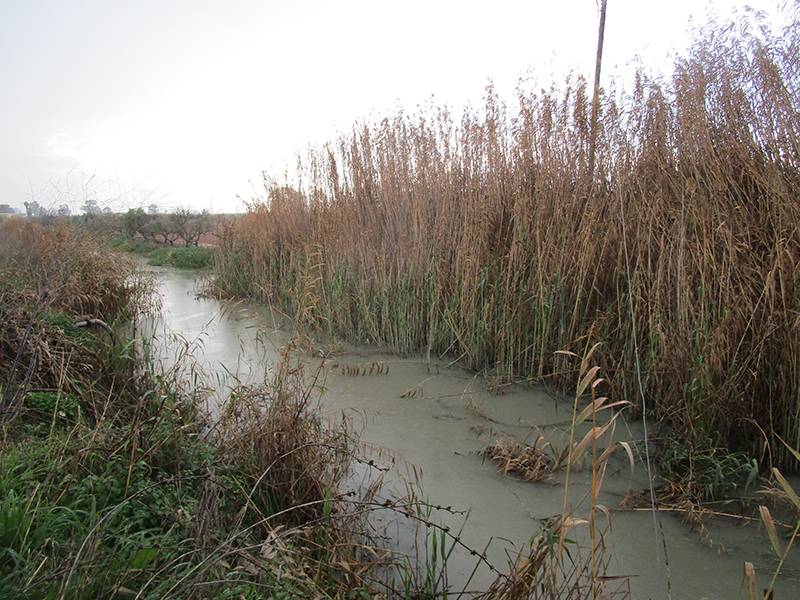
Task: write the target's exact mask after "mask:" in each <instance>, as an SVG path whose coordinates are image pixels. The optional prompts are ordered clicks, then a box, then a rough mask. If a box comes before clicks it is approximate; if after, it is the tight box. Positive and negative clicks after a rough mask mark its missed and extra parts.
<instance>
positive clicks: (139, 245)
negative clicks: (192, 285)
mask: <svg viewBox="0 0 800 600" xmlns="http://www.w3.org/2000/svg"><path fill="white" fill-rule="evenodd" d="M111 247H112V248H113V249H115V250H121V251H124V252H131V253H133V254H138V255H139V256H143V257H144V258H145V259H147V264H148V265H151V266H154V267H161V266H170V267H176V268H178V269H205V268H207V267H211V266H213V264H214V250H213V249H212V248H205V247H200V246H166V245H163V244H158V243H156V242H151V241H147V240H141V239H131V238H127V237H124V238H115V239H114V240H112V242H111Z"/></svg>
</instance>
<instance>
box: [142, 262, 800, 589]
mask: <svg viewBox="0 0 800 600" xmlns="http://www.w3.org/2000/svg"><path fill="white" fill-rule="evenodd" d="M157 274H158V278H159V282H160V291H161V294H162V296H163V309H162V314H163V321H164V323H165V324H166V326H167V327H168V328H169V329H170V330H172V331H173V332H175V333H177V334H179V335H180V336H181V337H182V338H183V339H184V340H186V342H187V343H189V344H190V347H191V349H192V351H193V354H194V356H195V357H196V358H198V359H199V360H200V362H201V364H202V365H203V366H204V367H205V368H206V370H208V371H209V372H211V373H213V374H215V375H216V376H217V377H218V378H219V380H220V381H222V379H223V378H224V377H229V376H230V374H231V373H233V374H236V375H237V376H238V377H240V378H241V379H243V380H245V381H248V380H249V381H253V380H256V379H258V378H259V377H260V376H263V373H264V371H265V367H269V365H270V364H273V363H274V361H275V360H276V358H277V355H278V349H279V348H280V347H281V346H282V345H283V344H284V343H285V342H286V341H287V340H288V338H289V336H288V334H287V332H286V331H285V330H283V329H281V328H280V327H279V322H278V319H276V318H274V317H273V315H272V314H271V313H270V311H269V310H267V309H265V308H263V307H258V306H253V305H248V304H242V303H226V302H220V301H217V300H213V299H207V298H197V297H196V293H195V292H196V287H195V277H194V275H193V274H192V273H188V272H180V271H176V270H167V269H164V270H158V271H157ZM309 362H312V363H317V364H318V363H319V360H317V359H314V358H312V357H309ZM373 362H380V363H381V364H385V365H388V367H389V373H388V374H381V375H377V374H373V375H366V376H353V375H352V374H348V372H347V371H348V367H351V369H350V371H351V372H352V368H353V367H356V366H360V365H369V364H371V363H373ZM323 385H324V388H325V393H324V395H323V407H324V410H325V411H326V412H327V413H328V414H329V415H331V416H332V417H335V416H337V415H338V414H340V413H342V412H344V413H345V414H347V415H350V416H351V417H354V418H355V419H356V420H357V421H359V422H361V423H362V424H363V427H364V429H363V436H362V438H363V440H364V441H365V442H367V443H369V444H372V445H374V446H375V447H379V448H385V449H387V450H389V451H390V452H391V453H392V454H393V456H395V457H396V458H397V460H398V461H399V462H400V463H403V462H404V463H406V464H407V465H413V467H414V468H415V469H416V470H417V473H418V474H419V479H420V483H421V486H422V489H423V493H424V495H425V496H426V497H427V498H429V499H430V501H431V502H433V503H436V504H440V505H442V506H452V507H453V508H455V509H464V510H468V511H469V516H468V519H467V521H466V524H465V525H464V530H463V536H462V537H463V539H464V541H465V542H466V543H467V545H469V546H470V547H472V548H476V549H479V550H480V549H483V548H484V547H485V546H486V545H487V544H488V543H490V542H491V543H490V545H489V550H488V552H487V556H488V558H489V560H490V562H492V563H493V564H495V565H496V566H498V567H500V568H502V567H505V565H506V562H507V555H508V554H509V553H512V554H513V552H514V549H515V548H518V547H520V546H521V545H524V544H525V542H526V541H527V540H528V539H529V538H530V537H531V536H532V535H535V534H536V533H537V531H538V530H539V528H540V525H541V520H542V519H546V518H547V517H550V516H552V515H555V514H557V513H559V512H560V510H561V503H562V500H563V488H562V487H561V486H559V485H554V484H548V483H535V484H534V483H526V482H522V481H518V480H515V479H512V478H509V477H503V476H502V475H501V474H500V473H498V471H497V470H496V468H495V467H494V466H493V465H492V464H491V463H490V462H488V461H484V460H483V459H482V458H481V457H480V456H479V454H478V453H479V452H480V450H481V449H483V448H484V447H485V446H486V445H488V444H489V443H491V442H492V441H493V440H494V439H495V437H496V435H497V434H501V435H503V434H504V435H510V436H513V437H515V438H516V439H519V440H523V439H525V438H526V437H527V438H530V437H531V435H533V436H534V437H535V435H536V433H533V432H534V428H537V427H538V428H539V429H538V430H537V431H541V432H542V433H543V434H544V435H545V436H546V437H547V438H548V439H550V440H552V441H553V442H554V443H556V444H557V443H559V441H561V442H563V437H564V435H565V431H566V430H567V426H566V425H565V422H567V421H568V420H569V418H570V409H571V405H570V403H569V402H567V401H565V400H564V399H561V398H556V397H553V396H551V395H549V394H547V393H546V392H545V391H544V390H542V389H540V388H535V387H530V386H514V387H511V388H510V389H508V390H507V391H506V392H505V393H504V394H502V395H496V394H491V393H489V392H488V391H487V390H486V385H485V382H484V381H483V380H482V379H480V378H477V377H475V376H474V375H473V374H471V373H469V372H467V371H465V370H462V369H460V368H458V367H456V366H448V365H447V364H446V363H434V364H432V365H428V364H427V363H426V362H425V360H424V359H423V358H422V357H419V358H409V359H407V358H399V357H396V356H391V355H386V354H381V353H377V352H374V351H371V350H369V349H364V348H345V349H343V350H342V351H341V352H337V353H336V356H335V357H333V358H329V359H328V360H327V361H326V367H325V369H324V382H323ZM409 390H415V392H414V393H410V394H409V393H407V392H408V391H409ZM404 395H405V397H403V396H404ZM617 437H618V438H619V439H629V440H633V441H635V440H638V439H639V438H640V437H641V436H640V430H639V428H638V426H636V425H633V424H630V425H626V424H623V423H621V426H620V427H618V429H617ZM612 467H613V468H610V469H609V475H608V476H607V479H606V483H605V485H604V491H603V493H602V496H601V498H600V502H602V503H603V504H604V505H605V506H607V507H608V508H610V509H612V530H611V532H610V534H609V541H610V554H611V557H612V558H611V563H610V568H609V572H610V574H613V575H631V576H632V578H631V579H630V586H631V590H632V597H633V598H636V599H639V598H654V599H655V598H666V597H667V582H668V581H669V583H670V586H671V596H672V598H676V599H677V598H710V599H712V598H713V599H726V600H727V599H730V598H742V597H744V591H743V577H742V565H743V563H744V561H746V560H748V561H751V562H753V563H754V564H755V566H756V569H757V572H758V573H759V575H760V577H759V582H760V584H761V585H762V587H766V585H767V583H768V581H769V577H770V576H771V573H772V570H773V569H774V567H775V564H776V560H775V559H774V557H773V555H772V552H771V550H770V547H769V543H768V542H767V540H766V537H765V536H764V535H763V534H762V533H761V532H759V531H758V529H757V527H756V526H754V525H749V526H746V527H745V526H742V524H741V523H740V522H730V521H721V520H714V521H711V522H709V523H708V529H709V532H710V534H711V539H712V541H713V543H712V545H711V546H709V545H707V544H704V543H703V542H702V541H701V539H700V538H699V537H698V535H697V534H695V533H693V532H691V531H690V530H689V529H688V528H687V527H686V526H685V525H684V524H682V523H681V521H680V520H679V518H677V517H676V516H674V515H670V514H664V513H661V514H660V526H661V529H662V530H663V534H664V538H665V542H666V547H667V552H668V558H669V568H668V569H667V567H666V565H665V560H664V556H663V551H662V550H661V548H660V546H661V544H660V542H659V543H657V542H656V539H657V537H656V535H655V532H654V527H653V518H652V515H651V513H650V512H649V511H641V512H627V511H616V510H613V509H615V508H616V507H617V506H618V505H619V502H620V500H621V499H622V497H623V495H624V493H625V492H626V490H628V489H641V488H643V487H644V486H645V483H646V478H645V477H644V469H643V468H642V465H641V464H637V465H636V467H635V469H634V471H633V473H632V472H631V470H630V468H629V466H628V464H627V459H626V458H625V455H624V453H622V452H621V453H619V456H618V457H617V458H616V459H615V462H613V463H612ZM573 481H574V483H573V485H572V486H571V490H572V494H571V501H572V502H573V503H577V502H578V501H579V500H580V498H581V496H583V495H585V494H586V493H587V492H588V490H589V481H588V474H587V473H585V472H579V473H577V474H576V475H575V476H574V480H573ZM438 517H439V518H440V519H441V520H442V521H443V522H446V523H448V524H450V525H451V526H460V524H461V521H463V517H459V516H457V515H450V514H447V513H442V514H440V515H438ZM400 535H402V533H401V534H400ZM474 566H475V559H474V558H472V557H470V556H469V554H468V553H466V552H457V553H454V555H453V557H452V558H451V561H450V569H449V572H450V581H451V583H456V584H457V583H459V582H464V581H466V580H467V579H468V578H469V576H470V573H471V572H472V570H473V568H474ZM491 579H492V575H491V573H490V572H489V570H488V569H486V568H479V569H478V571H477V573H476V575H475V577H474V578H473V580H472V582H471V584H470V588H471V589H476V588H482V587H485V586H486V585H487V584H488V582H489V581H491ZM457 587H459V586H457ZM459 589H460V588H459ZM775 598H776V599H777V600H780V599H784V598H787V599H788V598H791V599H794V598H800V551H797V550H795V551H794V552H793V553H792V555H791V556H790V557H789V560H788V561H787V564H786V566H785V567H784V571H783V575H782V576H781V578H780V579H779V582H778V586H777V588H776V594H775Z"/></svg>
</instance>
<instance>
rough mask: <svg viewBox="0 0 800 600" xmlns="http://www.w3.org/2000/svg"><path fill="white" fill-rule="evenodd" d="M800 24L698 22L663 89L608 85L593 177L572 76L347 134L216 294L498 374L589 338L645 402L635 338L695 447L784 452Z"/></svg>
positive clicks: (231, 255)
mask: <svg viewBox="0 0 800 600" xmlns="http://www.w3.org/2000/svg"><path fill="white" fill-rule="evenodd" d="M797 23H798V20H797V19H794V24H793V25H791V26H789V27H787V28H786V29H785V30H784V31H783V32H781V34H780V35H777V36H776V35H772V34H771V33H770V32H768V31H767V30H766V29H762V28H760V26H759V24H758V21H751V22H749V23H748V22H741V23H732V24H730V25H728V26H721V25H718V24H711V25H709V26H707V27H706V28H704V29H703V30H702V31H700V32H699V35H698V36H697V38H696V41H695V42H694V43H693V45H692V46H691V48H690V49H689V51H688V52H687V54H686V55H685V56H684V57H682V58H680V59H678V60H677V61H676V62H675V64H674V68H673V70H672V73H671V77H667V78H650V77H648V76H647V75H646V74H645V73H644V72H640V73H639V75H638V76H637V77H636V80H635V85H634V86H633V88H632V90H631V91H630V92H629V93H623V92H620V91H615V90H608V89H607V90H605V91H604V92H603V94H602V96H601V101H600V114H599V121H598V136H599V137H598V140H597V144H596V158H595V163H596V165H595V169H594V172H593V173H592V172H590V169H589V162H590V161H589V154H590V145H591V139H590V138H591V136H590V114H591V99H590V98H589V97H588V90H587V85H586V82H585V81H584V80H583V79H582V78H579V77H578V78H571V79H569V80H567V82H566V83H565V84H564V85H561V86H556V85H554V86H552V87H550V88H549V89H543V90H541V91H538V92H529V91H520V92H519V94H518V97H517V104H516V105H515V106H513V107H508V106H506V105H505V104H504V103H503V102H502V101H501V100H500V98H498V96H497V95H496V94H495V92H494V91H493V90H492V89H491V88H489V89H488V90H487V92H486V97H485V106H484V108H483V112H481V113H479V112H476V111H473V110H466V111H465V112H464V113H463V114H462V115H461V116H460V118H458V117H455V116H454V115H452V114H451V113H450V112H448V110H446V109H431V110H429V111H428V112H422V113H420V114H415V115H410V114H407V113H402V112H400V113H397V114H395V115H394V116H393V117H390V118H386V119H384V120H382V121H381V122H378V123H373V124H363V123H362V124H359V125H356V126H355V127H354V128H353V129H352V131H350V132H348V133H346V134H343V135H341V136H340V137H339V138H338V139H337V140H336V141H334V142H331V143H330V144H327V145H325V146H324V147H322V148H319V149H317V150H314V151H312V152H310V154H309V156H308V158H307V160H305V161H304V162H303V164H302V167H301V170H300V177H299V183H298V185H296V186H294V187H290V186H286V185H283V186H281V185H272V184H268V185H267V188H268V197H267V199H266V200H263V201H257V202H255V203H253V205H252V206H251V207H250V211H249V212H248V214H247V215H245V216H244V217H243V218H241V219H239V220H238V221H236V222H235V223H234V224H233V225H231V226H229V227H228V228H227V230H226V231H225V232H223V237H222V240H221V247H220V249H219V252H218V258H217V260H218V263H217V267H218V278H217V282H216V283H217V285H218V287H219V289H220V290H221V291H222V292H223V293H229V294H233V295H242V296H250V297H255V298H258V299H261V300H265V301H267V300H268V301H270V302H274V303H278V304H280V305H281V306H282V307H284V308H286V309H288V310H289V311H291V312H293V313H294V315H295V316H296V317H297V318H298V320H300V321H302V322H304V323H306V324H308V325H312V326H314V327H318V328H320V329H321V330H323V331H327V332H330V333H334V334H337V335H341V336H344V337H347V338H351V339H355V340H361V341H368V342H373V343H379V344H382V345H385V346H388V347H390V348H392V349H394V350H396V351H400V352H417V351H420V350H422V351H425V350H428V351H433V352H437V353H446V352H449V353H451V354H452V355H455V356H456V357H460V358H461V359H462V360H463V361H464V362H465V363H466V364H468V365H469V366H471V367H473V368H475V369H487V368H490V369H496V371H497V373H498V374H499V375H500V376H503V377H507V378H513V377H522V378H529V379H532V380H542V379H545V378H549V379H552V380H554V381H561V382H566V381H569V380H570V379H571V377H572V376H573V374H572V373H570V372H568V371H569V365H568V363H567V362H566V361H565V360H564V359H563V357H559V355H556V354H554V352H555V351H557V350H560V349H571V350H575V351H578V352H581V351H582V350H583V349H584V348H586V347H588V346H589V345H591V344H593V343H594V342H596V341H603V342H604V345H603V346H602V350H601V352H602V353H603V355H602V356H601V357H600V364H601V365H602V367H603V369H604V372H605V373H606V374H608V376H609V379H610V381H611V383H612V385H613V388H614V390H613V393H614V395H615V397H618V398H621V399H626V400H629V401H631V402H632V403H633V404H634V405H639V398H638V396H637V392H636V390H637V387H636V382H635V376H634V373H635V369H634V332H635V333H636V336H637V337H638V342H639V350H640V356H641V361H642V373H643V387H644V392H645V394H646V395H647V396H648V398H650V399H651V401H650V402H649V404H648V406H649V407H650V408H652V411H653V415H654V416H656V417H658V418H662V419H665V420H666V422H669V423H672V424H674V425H675V426H676V427H678V428H680V429H681V431H683V432H685V435H686V439H690V440H694V441H696V442H697V443H702V444H707V443H713V444H725V445H728V446H730V447H735V448H743V449H746V450H749V451H753V452H757V451H760V449H761V448H762V444H763V442H764V435H763V432H773V431H774V432H777V433H778V434H780V435H781V436H783V437H784V439H786V440H788V441H790V442H791V443H793V445H795V446H797V445H798V444H800V420H799V417H800V412H799V411H800V318H799V317H798V308H800V292H799V291H798V287H797V286H798V273H799V272H800V271H798V269H797V265H798V262H800V233H798V224H800V201H799V199H800V171H799V170H798V167H800V146H799V144H800V142H799V140H800V59H798V57H799V56H800V26H798V24H797ZM632 316H633V318H632ZM769 441H770V442H772V441H773V440H769ZM772 447H773V449H777V452H778V454H779V456H777V462H779V463H782V464H787V465H788V464H789V463H791V462H792V458H791V456H790V455H789V454H788V453H783V452H782V450H781V448H782V445H781V444H776V443H772ZM773 458H776V457H775V456H773Z"/></svg>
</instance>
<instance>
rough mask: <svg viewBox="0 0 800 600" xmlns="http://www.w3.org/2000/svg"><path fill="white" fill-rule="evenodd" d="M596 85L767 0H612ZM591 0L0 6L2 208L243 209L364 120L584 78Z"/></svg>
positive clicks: (667, 55) (592, 32)
mask: <svg viewBox="0 0 800 600" xmlns="http://www.w3.org/2000/svg"><path fill="white" fill-rule="evenodd" d="M608 4H609V6H608V17H607V25H606V36H605V40H606V41H605V50H604V62H603V70H604V77H611V76H614V75H615V74H616V75H617V76H618V77H622V78H623V79H624V77H625V73H627V72H629V71H630V69H631V67H630V65H631V63H632V61H633V60H634V59H635V58H636V57H639V58H640V59H641V60H642V62H643V63H644V64H647V65H650V66H651V67H652V68H654V69H656V70H664V69H666V68H667V67H668V65H669V64H670V63H671V61H672V58H673V57H674V54H675V52H680V51H681V50H682V49H684V48H685V47H686V45H687V44H688V40H689V35H688V29H689V27H690V25H691V23H692V22H694V23H702V22H704V21H705V20H706V15H707V14H708V12H709V11H712V12H713V13H715V14H716V15H718V16H719V17H721V18H726V17H728V16H730V15H732V14H733V13H734V12H735V11H738V12H739V13H741V12H742V10H743V9H744V7H745V6H746V5H750V6H752V7H754V8H756V9H758V10H763V9H766V10H774V8H775V5H776V2H769V1H767V0H749V1H748V2H744V1H739V0H712V1H710V2H704V1H703V0H671V1H669V2H667V1H663V2H653V1H649V0H609V3H608ZM597 25H598V2H596V1H595V0H560V1H557V2H553V1H551V0H547V1H540V0H527V1H510V0H492V1H488V0H487V1H483V2H473V1H469V0H460V1H450V0H425V1H418V0H403V1H402V2H398V1H393V2H389V1H382V0H372V1H371V2H368V1H361V0H337V1H335V2H322V1H318V2H310V1H303V0H295V1H291V2H289V1H279V2H277V1H266V0H262V1H256V0H227V1H220V2H217V1H201V0H187V1H180V0H172V1H170V0H158V1H155V0H139V1H137V2H132V1H125V2H122V1H116V0H102V1H100V0H98V1H93V2H90V1H82V0H69V1H68V0H57V1H54V0H50V1H47V2H44V1H37V0H0V85H2V88H3V92H2V93H0V123H2V130H1V131H2V135H1V136H0V203H8V204H11V205H12V206H16V207H22V205H23V202H25V201H26V200H30V199H35V200H37V201H39V202H40V203H41V204H43V205H49V206H53V205H57V204H61V203H68V204H71V205H72V208H73V210H77V209H78V207H79V206H80V205H81V204H82V203H83V201H84V200H85V199H86V198H87V197H93V198H95V199H98V200H99V201H100V203H101V205H104V204H108V205H109V206H111V207H112V208H114V209H115V210H121V209H124V208H127V207H129V206H136V205H147V204H150V203H159V204H161V205H162V206H164V207H174V206H185V207H190V208H194V209H203V208H208V209H211V210H213V211H215V212H234V211H240V210H242V209H243V199H249V198H251V197H253V196H254V194H257V193H258V191H259V190H260V181H261V173H262V172H267V173H269V174H270V175H272V176H275V177H282V176H283V174H284V173H286V172H289V171H290V170H291V168H292V166H293V165H294V164H295V160H296V159H295V157H296V155H297V154H298V152H300V153H302V152H303V151H304V149H306V148H308V146H309V144H311V145H315V144H319V143H322V142H324V141H326V140H329V139H332V138H333V137H335V135H336V134H337V132H339V131H342V130H346V129H348V128H349V127H350V126H351V125H352V123H353V122H354V121H356V120H360V119H373V118H378V117H380V116H382V115H385V114H388V113H390V112H392V111H393V110H394V109H396V108H398V107H404V108H405V109H406V110H414V109H415V108H416V107H417V106H419V105H424V104H426V103H429V102H431V101H433V102H436V103H437V104H442V103H443V104H447V105H449V106H451V107H453V108H454V109H455V110H460V109H461V108H462V107H463V106H464V105H467V104H471V105H474V106H477V105H479V104H480V102H481V97H482V94H483V92H484V89H485V86H486V85H487V84H488V83H489V82H490V81H492V82H493V83H494V85H495V86H496V88H497V90H498V92H499V93H500V95H501V97H510V96H511V94H512V93H513V91H514V89H515V87H516V85H517V83H518V81H519V80H520V78H528V79H530V80H535V81H536V82H541V83H542V84H545V85H549V83H550V81H552V80H553V79H554V78H555V80H556V81H561V80H563V79H564V75H565V73H567V72H568V71H569V70H574V71H576V72H578V73H583V74H585V75H586V76H587V78H589V79H590V80H591V75H592V73H593V68H594V54H595V44H596V37H597Z"/></svg>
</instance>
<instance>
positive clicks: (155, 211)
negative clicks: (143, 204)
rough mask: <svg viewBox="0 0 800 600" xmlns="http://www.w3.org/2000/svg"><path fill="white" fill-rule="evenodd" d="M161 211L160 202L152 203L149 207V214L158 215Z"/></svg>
mask: <svg viewBox="0 0 800 600" xmlns="http://www.w3.org/2000/svg"><path fill="white" fill-rule="evenodd" d="M159 212H161V208H160V207H159V206H158V204H151V205H150V206H148V207H147V214H149V215H157V214H158V213H159Z"/></svg>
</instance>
